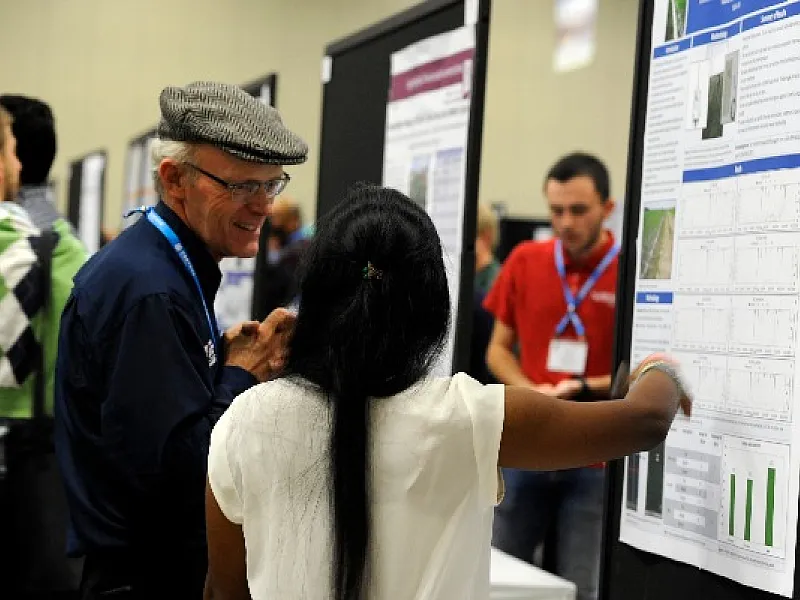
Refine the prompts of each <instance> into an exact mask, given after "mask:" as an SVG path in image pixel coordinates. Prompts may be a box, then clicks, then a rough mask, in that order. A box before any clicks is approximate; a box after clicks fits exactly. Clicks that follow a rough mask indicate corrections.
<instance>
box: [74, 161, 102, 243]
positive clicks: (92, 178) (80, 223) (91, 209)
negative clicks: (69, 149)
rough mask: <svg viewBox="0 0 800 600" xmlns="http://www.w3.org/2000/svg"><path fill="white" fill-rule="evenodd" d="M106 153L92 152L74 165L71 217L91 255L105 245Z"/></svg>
mask: <svg viewBox="0 0 800 600" xmlns="http://www.w3.org/2000/svg"><path fill="white" fill-rule="evenodd" d="M105 173H106V153H105V151H98V152H92V153H90V154H87V155H85V156H83V157H81V158H79V159H77V160H74V161H72V162H71V163H70V168H69V192H68V198H67V217H68V219H69V221H70V222H71V223H72V225H73V227H75V230H76V232H77V234H78V238H79V239H80V240H81V241H82V242H83V244H84V245H85V246H86V250H87V251H88V252H89V254H94V253H95V252H97V251H98V250H99V249H100V247H101V246H102V244H103V204H104V198H105Z"/></svg>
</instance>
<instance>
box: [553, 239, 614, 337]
mask: <svg viewBox="0 0 800 600" xmlns="http://www.w3.org/2000/svg"><path fill="white" fill-rule="evenodd" d="M617 254H619V245H618V244H614V246H612V247H611V249H610V250H609V251H608V252H607V253H606V255H605V256H604V257H603V260H601V261H600V264H598V265H597V267H595V269H594V271H592V274H591V275H589V279H587V280H586V282H585V283H584V284H583V286H581V289H580V290H578V295H577V296H575V295H573V293H572V290H571V289H570V287H569V284H568V283H567V269H566V267H565V266H564V248H563V246H562V244H561V240H558V239H557V240H556V248H555V255H556V271H558V277H559V279H561V287H562V289H563V290H564V300H566V302H567V314H565V315H564V317H563V318H562V319H561V321H559V323H558V325H557V326H556V335H562V334H563V333H564V332H565V331H566V330H567V326H568V325H569V324H570V323H572V326H573V327H574V328H575V333H576V334H577V335H578V337H584V336H585V335H586V328H585V327H584V326H583V321H581V318H580V317H579V316H578V313H577V310H578V307H579V306H580V305H581V302H583V301H584V300H585V299H586V296H588V295H589V292H591V291H592V288H593V287H594V286H595V284H596V283H597V280H598V279H600V276H601V275H602V274H603V272H604V271H605V270H606V269H607V268H608V266H609V265H610V264H611V262H612V261H613V260H614V259H615V258H616V257H617Z"/></svg>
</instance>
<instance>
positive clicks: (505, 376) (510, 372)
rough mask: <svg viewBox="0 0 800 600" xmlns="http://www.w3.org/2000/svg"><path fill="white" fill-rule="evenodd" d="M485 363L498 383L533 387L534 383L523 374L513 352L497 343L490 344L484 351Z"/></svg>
mask: <svg viewBox="0 0 800 600" xmlns="http://www.w3.org/2000/svg"><path fill="white" fill-rule="evenodd" d="M486 364H487V365H488V366H489V370H490V371H491V372H492V374H493V375H494V376H495V377H497V379H498V380H499V381H500V383H504V384H506V385H516V386H520V387H528V388H530V387H534V383H533V382H532V381H531V380H530V379H528V378H527V377H526V376H525V373H523V372H522V367H520V364H519V361H518V360H517V357H516V356H515V355H514V353H513V352H512V351H511V350H509V349H508V348H505V347H503V346H500V345H498V344H490V345H489V349H488V350H487V352H486Z"/></svg>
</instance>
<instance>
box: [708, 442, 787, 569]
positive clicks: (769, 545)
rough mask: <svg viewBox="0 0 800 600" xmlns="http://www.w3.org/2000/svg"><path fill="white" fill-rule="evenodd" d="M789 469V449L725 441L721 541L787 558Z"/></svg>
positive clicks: (771, 445)
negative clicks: (785, 555)
mask: <svg viewBox="0 0 800 600" xmlns="http://www.w3.org/2000/svg"><path fill="white" fill-rule="evenodd" d="M788 465H789V447H788V446H786V445H784V444H775V443H770V442H759V441H753V440H745V439H742V438H727V439H726V441H725V447H724V449H723V455H722V472H723V477H724V480H723V483H722V485H723V491H722V494H721V504H722V506H721V510H720V513H719V514H720V517H719V539H720V541H724V542H726V543H730V544H734V545H736V546H738V547H741V548H747V549H749V550H752V551H754V552H758V553H761V554H769V555H773V556H776V557H780V558H783V557H784V554H785V545H786V533H785V530H786V507H785V506H784V502H783V498H785V497H786V494H785V487H786V481H787V475H788V473H787V469H788Z"/></svg>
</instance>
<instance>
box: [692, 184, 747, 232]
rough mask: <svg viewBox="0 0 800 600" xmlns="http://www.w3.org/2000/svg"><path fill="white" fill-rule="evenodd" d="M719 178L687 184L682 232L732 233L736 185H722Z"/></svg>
mask: <svg viewBox="0 0 800 600" xmlns="http://www.w3.org/2000/svg"><path fill="white" fill-rule="evenodd" d="M718 185H719V184H718V182H711V185H709V182H704V183H703V184H700V185H692V186H690V185H684V192H683V195H682V197H681V211H680V223H681V235H685V236H695V235H708V234H717V233H731V232H732V231H733V228H734V209H735V206H736V198H737V192H736V190H735V189H719V188H718Z"/></svg>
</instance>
